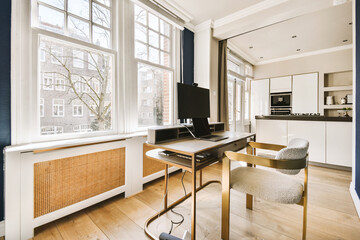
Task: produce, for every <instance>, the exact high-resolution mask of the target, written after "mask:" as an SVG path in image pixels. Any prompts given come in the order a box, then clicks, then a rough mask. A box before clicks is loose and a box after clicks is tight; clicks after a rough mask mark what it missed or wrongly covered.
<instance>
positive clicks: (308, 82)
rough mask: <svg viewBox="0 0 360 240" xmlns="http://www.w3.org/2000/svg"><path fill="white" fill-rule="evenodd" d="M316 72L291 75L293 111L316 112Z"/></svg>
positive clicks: (317, 75)
mask: <svg viewBox="0 0 360 240" xmlns="http://www.w3.org/2000/svg"><path fill="white" fill-rule="evenodd" d="M318 79H319V74H318V73H309V74H300V75H293V91H292V97H293V104H292V111H293V113H318V92H319V91H318V88H319V84H318Z"/></svg>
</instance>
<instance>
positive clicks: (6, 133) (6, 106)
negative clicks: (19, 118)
mask: <svg viewBox="0 0 360 240" xmlns="http://www.w3.org/2000/svg"><path fill="white" fill-rule="evenodd" d="M10 21H11V0H3V1H1V9H0V22H1V24H0V32H1V38H0V50H1V54H0V86H1V87H0V102H1V104H0V169H1V171H0V218H1V219H4V171H3V159H4V154H3V149H4V147H5V146H9V145H10V144H11V139H10V136H11V129H10V123H11V121H10V117H11V111H10V110H11V106H10V97H11V95H10V93H11V92H10V39H11V38H10V28H11V22H10Z"/></svg>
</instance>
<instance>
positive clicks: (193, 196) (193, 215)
mask: <svg viewBox="0 0 360 240" xmlns="http://www.w3.org/2000/svg"><path fill="white" fill-rule="evenodd" d="M191 170H192V189H191V203H192V204H191V240H195V239H196V159H195V155H193V156H192V169H191Z"/></svg>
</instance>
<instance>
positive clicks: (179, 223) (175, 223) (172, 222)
mask: <svg viewBox="0 0 360 240" xmlns="http://www.w3.org/2000/svg"><path fill="white" fill-rule="evenodd" d="M185 174H186V171H184V173H183V175H182V177H181V184H182V187H183V189H184V194H185V196H186V188H185V185H184V177H185ZM169 177H170V174H169V172H168V179H169ZM165 189H166V190H165V194H164V197H163V199H162V201H161V205H162V204H163V202H164V201H165V197H166V196H167V195H168V191H169V188H168V181H167V182H166V186H165ZM170 211H171V212H172V213H174V214H176V215H178V216H180V217H181V220H180V221H178V222H175V221H173V220H170V221H171V228H170V231H169V234H171V232H172V230H173V228H174V225H178V226H180V225H181V224H182V223H183V222H184V220H185V218H184V216H183V215H182V214H180V213H178V212H175V211H174V210H173V209H171V210H170ZM160 212H161V210H159V213H158V218H159V217H160Z"/></svg>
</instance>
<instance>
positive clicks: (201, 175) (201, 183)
mask: <svg viewBox="0 0 360 240" xmlns="http://www.w3.org/2000/svg"><path fill="white" fill-rule="evenodd" d="M199 177H200V187H202V185H203V179H202V177H203V172H202V169H200V176H199Z"/></svg>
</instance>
